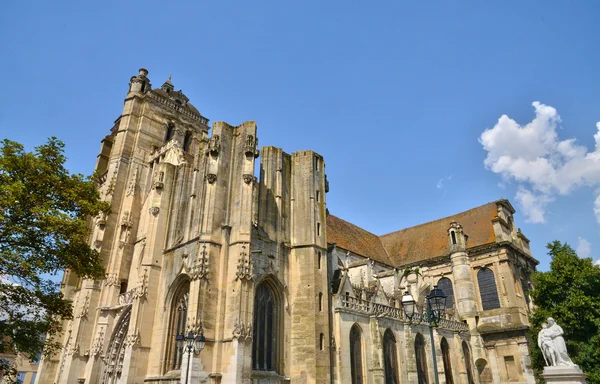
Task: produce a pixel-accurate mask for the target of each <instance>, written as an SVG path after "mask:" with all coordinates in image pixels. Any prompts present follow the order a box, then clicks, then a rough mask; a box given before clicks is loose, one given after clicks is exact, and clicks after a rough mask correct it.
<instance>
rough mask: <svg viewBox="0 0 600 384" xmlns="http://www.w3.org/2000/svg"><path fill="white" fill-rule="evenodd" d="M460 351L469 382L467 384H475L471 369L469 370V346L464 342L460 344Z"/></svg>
mask: <svg viewBox="0 0 600 384" xmlns="http://www.w3.org/2000/svg"><path fill="white" fill-rule="evenodd" d="M462 350H463V356H464V358H465V368H466V369H467V380H469V384H475V381H474V380H473V369H472V368H471V351H469V346H468V345H467V342H466V341H463V342H462Z"/></svg>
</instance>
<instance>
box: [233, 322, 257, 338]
mask: <svg viewBox="0 0 600 384" xmlns="http://www.w3.org/2000/svg"><path fill="white" fill-rule="evenodd" d="M231 333H232V336H233V338H234V339H238V340H246V339H248V340H251V339H252V324H248V325H246V324H244V321H243V320H242V319H240V318H238V319H237V320H236V321H235V325H234V326H233V331H232V332H231Z"/></svg>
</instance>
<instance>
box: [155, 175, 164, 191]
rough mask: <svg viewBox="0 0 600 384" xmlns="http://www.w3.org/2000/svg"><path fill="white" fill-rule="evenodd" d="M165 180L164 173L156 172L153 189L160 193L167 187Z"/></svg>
mask: <svg viewBox="0 0 600 384" xmlns="http://www.w3.org/2000/svg"><path fill="white" fill-rule="evenodd" d="M164 178H165V173H164V172H162V171H160V172H159V171H156V172H154V181H153V182H152V189H156V190H158V191H160V190H161V189H163V188H164V187H165V183H164V181H163V180H164Z"/></svg>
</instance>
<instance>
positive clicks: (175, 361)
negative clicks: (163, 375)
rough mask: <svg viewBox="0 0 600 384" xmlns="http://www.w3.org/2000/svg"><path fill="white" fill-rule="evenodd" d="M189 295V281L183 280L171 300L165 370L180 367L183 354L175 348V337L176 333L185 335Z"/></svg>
mask: <svg viewBox="0 0 600 384" xmlns="http://www.w3.org/2000/svg"><path fill="white" fill-rule="evenodd" d="M189 295H190V282H189V281H184V282H182V283H181V284H180V285H179V287H177V290H176V291H175V294H174V295H173V299H172V301H171V313H170V320H169V331H168V333H167V356H166V360H167V361H166V370H167V371H168V370H174V369H180V368H181V361H182V358H183V355H182V352H181V351H180V350H178V349H177V348H175V337H177V335H178V334H183V335H184V336H185V335H186V321H187V311H188V300H189Z"/></svg>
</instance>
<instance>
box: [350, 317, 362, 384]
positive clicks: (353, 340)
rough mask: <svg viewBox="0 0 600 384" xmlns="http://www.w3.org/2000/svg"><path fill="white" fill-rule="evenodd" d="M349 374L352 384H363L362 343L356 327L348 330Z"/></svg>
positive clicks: (358, 329)
mask: <svg viewBox="0 0 600 384" xmlns="http://www.w3.org/2000/svg"><path fill="white" fill-rule="evenodd" d="M350 374H351V375H352V384H363V382H364V381H363V365H362V341H361V334H360V328H358V326H357V325H353V326H352V328H351V329H350Z"/></svg>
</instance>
